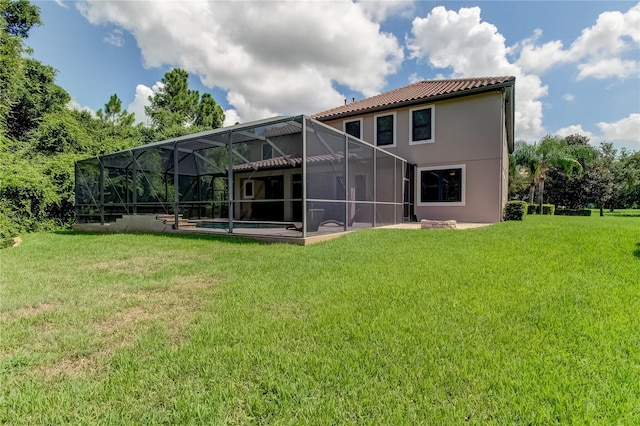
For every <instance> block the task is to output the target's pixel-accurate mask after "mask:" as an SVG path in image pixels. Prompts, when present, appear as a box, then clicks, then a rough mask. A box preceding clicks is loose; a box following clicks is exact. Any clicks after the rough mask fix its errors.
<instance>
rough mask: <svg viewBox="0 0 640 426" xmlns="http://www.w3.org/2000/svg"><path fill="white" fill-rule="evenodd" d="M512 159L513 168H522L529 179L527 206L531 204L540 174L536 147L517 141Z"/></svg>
mask: <svg viewBox="0 0 640 426" xmlns="http://www.w3.org/2000/svg"><path fill="white" fill-rule="evenodd" d="M512 158H513V160H514V163H515V166H516V167H521V168H523V169H524V170H525V171H526V172H527V174H528V175H529V178H530V179H531V180H530V182H529V204H533V196H534V194H535V191H536V182H537V181H538V176H539V173H540V156H539V155H538V152H537V148H536V145H531V144H528V143H526V142H525V141H517V142H516V149H515V151H514V152H513V155H512ZM510 165H511V163H510Z"/></svg>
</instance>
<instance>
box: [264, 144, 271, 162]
mask: <svg viewBox="0 0 640 426" xmlns="http://www.w3.org/2000/svg"><path fill="white" fill-rule="evenodd" d="M272 158H273V147H272V146H271V145H269V144H268V143H266V142H265V143H263V144H262V159H263V160H270V159H272Z"/></svg>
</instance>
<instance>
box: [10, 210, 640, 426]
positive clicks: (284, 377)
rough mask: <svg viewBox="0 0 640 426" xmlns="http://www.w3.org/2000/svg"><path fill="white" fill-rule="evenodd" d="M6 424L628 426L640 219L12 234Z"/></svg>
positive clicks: (637, 350) (635, 400)
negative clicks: (268, 240)
mask: <svg viewBox="0 0 640 426" xmlns="http://www.w3.org/2000/svg"><path fill="white" fill-rule="evenodd" d="M0 284H1V289H0V388H1V390H0V423H10V424H30V425H31V424H60V423H69V424H95V423H103V424H116V425H122V424H159V423H162V424H185V423H189V424H269V425H272V424H322V425H324V424H356V423H357V424H372V425H380V424H389V425H400V424H434V425H440V424H446V425H455V424H465V425H467V424H481V425H485V424H541V425H549V424H621V425H628V424H629V425H630V424H640V219H639V218H629V217H610V216H608V217H604V218H600V217H548V216H542V217H541V216H530V217H527V218H526V220H525V221H523V222H505V223H501V224H497V225H493V226H490V227H486V228H479V229H471V230H465V231H453V230H431V231H427V230H365V231H359V232H356V233H352V234H349V235H347V236H344V237H342V238H339V239H337V240H333V241H329V242H325V243H320V244H317V245H312V246H308V247H298V246H288V245H267V244H261V243H255V242H247V241H242V240H235V239H218V238H213V237H197V236H170V235H136V234H127V235H87V234H75V233H71V232H62V233H50V234H33V235H26V236H25V237H24V241H23V243H22V244H21V245H20V246H19V247H16V248H11V249H6V250H0Z"/></svg>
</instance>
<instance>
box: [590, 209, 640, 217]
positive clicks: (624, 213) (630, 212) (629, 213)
mask: <svg viewBox="0 0 640 426" xmlns="http://www.w3.org/2000/svg"><path fill="white" fill-rule="evenodd" d="M603 214H604V215H605V216H620V217H640V209H615V210H613V211H611V210H609V209H604V211H603ZM599 215H600V209H591V216H599Z"/></svg>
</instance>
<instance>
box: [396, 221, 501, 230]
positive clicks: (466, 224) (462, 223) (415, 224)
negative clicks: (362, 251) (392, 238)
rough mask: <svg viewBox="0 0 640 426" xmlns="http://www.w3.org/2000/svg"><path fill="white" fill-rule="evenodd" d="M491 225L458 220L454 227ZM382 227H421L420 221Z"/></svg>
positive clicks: (460, 228)
mask: <svg viewBox="0 0 640 426" xmlns="http://www.w3.org/2000/svg"><path fill="white" fill-rule="evenodd" d="M489 225H493V223H464V222H458V223H456V229H458V230H462V229H473V228H482V227H483V226H489ZM384 228H393V229H421V228H420V222H412V223H400V224H398V225H390V226H385V227H384Z"/></svg>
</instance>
